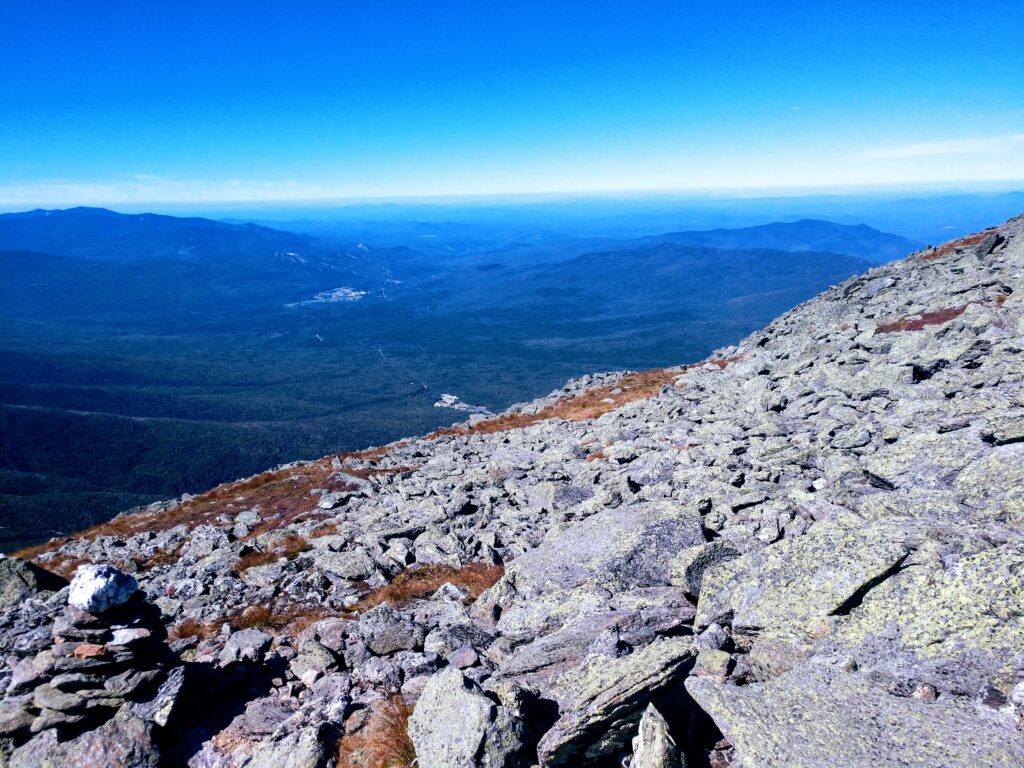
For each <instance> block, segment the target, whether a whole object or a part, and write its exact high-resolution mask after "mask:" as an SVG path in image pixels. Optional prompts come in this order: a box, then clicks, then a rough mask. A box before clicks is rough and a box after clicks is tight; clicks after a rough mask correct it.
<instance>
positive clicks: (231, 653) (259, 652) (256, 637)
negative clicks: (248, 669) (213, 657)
mask: <svg viewBox="0 0 1024 768" xmlns="http://www.w3.org/2000/svg"><path fill="white" fill-rule="evenodd" d="M273 640H274V638H273V637H271V636H270V635H268V634H267V633H266V632H261V631H260V630H258V629H242V630H239V631H238V632H233V633H231V636H230V637H228V639H227V642H226V643H224V648H223V649H222V650H221V652H220V661H221V663H222V664H230V663H232V662H235V661H254V662H257V661H262V660H263V655H264V654H265V653H266V652H267V651H268V650H269V649H270V644H271V642H273Z"/></svg>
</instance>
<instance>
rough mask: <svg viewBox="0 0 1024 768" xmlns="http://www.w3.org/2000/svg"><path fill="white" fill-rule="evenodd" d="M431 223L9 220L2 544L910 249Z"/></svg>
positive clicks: (525, 392)
mask: <svg viewBox="0 0 1024 768" xmlns="http://www.w3.org/2000/svg"><path fill="white" fill-rule="evenodd" d="M427 229H429V228H426V229H424V228H417V227H412V228H410V232H412V233H414V236H411V237H412V239H410V240H409V242H408V243H405V242H402V243H397V244H396V243H394V242H392V243H391V244H390V245H389V246H387V247H376V246H375V245H374V244H373V242H372V241H368V242H365V243H364V242H359V240H358V239H355V238H345V237H342V236H341V235H340V234H337V235H330V234H323V233H321V234H319V235H309V234H301V233H294V232H286V231H282V230H277V229H273V228H270V227H265V226H259V225H255V224H248V223H224V222H218V221H212V220H208V219H201V218H176V217H171V216H159V215H154V214H139V215H125V214H119V213H115V212H113V211H108V210H104V209H94V208H76V209H71V210H67V211H30V212H26V213H18V214H5V215H0V271H2V274H3V278H4V279H3V280H2V281H0V325H2V330H3V333H2V334H0V520H3V521H5V522H4V524H5V525H6V526H7V530H6V531H5V532H0V541H2V542H6V543H5V544H4V545H5V546H7V547H11V546H15V545H17V544H22V543H25V542H26V541H32V540H35V539H38V538H43V537H45V536H48V535H50V534H52V533H53V532H54V531H60V530H66V529H70V528H77V527H82V526H83V525H86V524H89V523H91V522H95V521H97V520H100V519H104V518H106V517H109V516H110V515H111V514H113V513H114V512H116V511H118V510H119V509H123V508H125V507H128V506H131V505H133V504H137V503H143V502H148V501H151V500H154V499H156V498H163V497H169V496H174V495H178V494H180V493H182V492H185V491H191V490H194V489H196V488H205V487H209V486H212V485H215V484H216V483H218V482H222V481H225V480H229V479H232V478H235V477H239V476H243V475H246V474H249V473H251V472H254V471H257V470H259V469H262V468H265V467H266V466H269V465H272V464H275V463H279V462H283V461H289V460H293V459H298V458H303V457H314V456H321V455H324V454H325V453H329V452H331V451H337V450H340V449H347V448H356V447H361V446H365V445H368V444H374V443H382V442H385V441H387V440H390V439H392V438H395V437H398V436H400V435H402V434H409V433H416V432H425V431H429V430H430V429H432V428H434V427H437V426H440V425H442V424H446V423H450V422H451V421H453V420H455V419H458V418H460V417H461V415H462V414H461V412H459V411H454V410H451V409H445V408H441V407H435V406H434V403H436V402H442V403H443V402H444V399H443V398H442V397H441V396H442V394H445V393H448V394H451V395H453V396H455V397H457V398H461V400H462V401H464V402H466V403H472V404H474V405H478V406H482V407H487V408H490V409H492V410H498V409H501V408H504V407H506V406H508V405H509V404H510V403H512V402H515V401H521V400H525V399H529V398H532V397H536V396H538V395H541V394H543V393H545V392H547V391H549V390H550V389H552V388H553V387H556V386H559V385H560V384H561V383H562V382H563V381H565V379H567V378H569V377H571V376H575V375H580V374H583V373H587V372H590V371H593V370H599V369H605V370H608V369H620V368H646V367H653V366H657V365H661V364H665V363H678V362H680V361H685V360H698V359H701V358H702V357H703V356H705V355H706V354H707V353H708V352H709V351H710V350H711V349H713V348H715V347H717V346H722V345H724V344H727V343H730V342H731V341H733V340H735V339H738V338H740V337H741V336H743V335H744V334H746V333H749V332H750V331H752V330H754V329H755V328H758V327H760V326H762V325H764V324H765V323H766V322H768V321H769V320H770V319H771V318H772V317H774V316H775V315H777V314H778V313H779V312H782V311H784V310H786V309H788V308H789V307H791V306H793V305H794V304H796V303H798V302H800V301H802V300H804V299H807V298H809V297H810V296H812V295H814V294H815V293H817V292H818V291H820V290H822V289H823V288H826V287H828V286H829V285H830V284H833V283H836V282H839V281H841V280H843V279H845V278H846V277H848V276H850V275H852V274H855V273H858V272H861V271H864V270H866V269H867V268H869V266H870V264H869V263H868V262H869V261H872V262H877V261H883V260H887V259H889V258H892V257H893V256H895V255H897V250H899V249H903V250H904V251H906V250H910V249H912V248H913V246H914V244H913V243H910V242H909V241H905V240H903V239H902V238H899V237H897V236H894V235H887V234H885V233H882V232H878V231H876V230H872V229H870V228H868V227H854V226H842V225H836V224H831V223H830V222H821V221H805V222H797V223H793V224H769V225H766V226H763V227H751V228H747V229H743V230H712V231H709V232H677V233H670V234H659V235H655V236H651V237H645V238H640V239H636V240H611V239H606V238H587V239H581V238H571V239H570V238H565V237H563V236H561V235H559V234H558V233H556V232H550V231H546V230H544V228H543V227H542V226H538V227H537V229H535V230H529V229H523V230H521V231H520V232H519V233H518V234H517V235H516V236H514V237H511V238H509V237H502V238H498V239H494V240H490V241H488V240H487V239H486V238H480V237H479V236H478V235H477V234H474V235H473V236H472V237H469V236H467V238H465V239H464V240H461V241H457V244H456V245H449V244H448V242H447V241H446V238H450V237H452V236H455V235H457V234H458V227H457V226H456V225H452V226H449V227H446V228H445V231H444V233H442V236H441V237H438V238H436V239H435V238H430V237H427V238H424V237H423V235H424V234H429V232H428V231H427ZM417 241H418V242H422V243H427V244H428V245H426V246H425V247H424V248H414V247H411V246H410V245H409V243H412V244H413V245H414V244H416V242H417ZM452 242H456V241H455V240H453V241H452ZM901 243H902V244H901ZM862 257H864V258H862Z"/></svg>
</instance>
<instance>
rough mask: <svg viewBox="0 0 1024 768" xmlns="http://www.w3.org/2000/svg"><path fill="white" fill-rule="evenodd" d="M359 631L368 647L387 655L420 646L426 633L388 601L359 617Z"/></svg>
mask: <svg viewBox="0 0 1024 768" xmlns="http://www.w3.org/2000/svg"><path fill="white" fill-rule="evenodd" d="M359 632H360V634H361V635H362V636H363V640H364V641H365V642H366V645H367V647H368V648H369V649H370V650H371V651H373V652H374V653H377V654H380V655H383V656H386V655H388V654H391V653H395V652H396V651H411V650H415V649H416V648H418V647H420V646H421V645H422V644H423V640H424V638H425V636H426V633H425V632H424V631H423V627H421V626H419V625H417V624H413V623H412V622H411V621H409V620H407V619H406V618H405V617H403V616H402V614H401V613H399V612H398V611H397V610H395V609H394V608H392V607H391V606H390V605H388V604H387V603H382V604H381V605H378V606H377V607H376V608H372V609H370V610H369V611H367V612H366V613H364V614H363V615H362V616H361V617H360V619H359Z"/></svg>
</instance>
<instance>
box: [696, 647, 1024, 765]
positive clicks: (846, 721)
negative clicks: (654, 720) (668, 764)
mask: <svg viewBox="0 0 1024 768" xmlns="http://www.w3.org/2000/svg"><path fill="white" fill-rule="evenodd" d="M686 688H687V690H688V691H689V692H690V695H692V696H693V698H694V699H695V700H696V702H697V703H698V704H699V705H700V706H701V708H702V709H704V711H705V712H707V713H708V714H709V715H710V716H711V717H712V719H713V720H714V721H715V724H716V725H717V726H718V728H719V729H721V731H722V733H723V734H725V736H726V738H728V739H729V741H730V742H732V745H733V746H734V747H735V748H736V755H737V758H738V761H737V762H736V763H734V765H737V766H738V767H739V768H822V767H823V766H871V767H872V768H907V766H940V765H941V766H943V768H977V766H982V765H984V766H986V768H1011V766H1014V767H1015V768H1016V767H1018V766H1020V765H1024V740H1022V739H1021V738H1020V734H1019V733H1018V732H1017V730H1016V728H1015V726H1014V723H1013V721H1012V719H1011V718H1007V717H1005V716H1004V715H1001V714H1000V713H998V712H996V711H994V710H991V709H988V708H987V707H984V706H979V705H977V704H975V703H973V702H971V701H969V700H965V699H961V698H958V697H955V696H940V697H939V698H938V700H936V701H933V702H926V701H921V700H919V699H916V698H914V697H907V696H895V695H893V694H891V693H890V692H888V691H887V690H886V689H885V687H884V686H882V685H880V684H878V683H876V682H873V681H872V680H871V678H870V677H869V676H868V675H866V674H860V673H851V672H843V671H840V670H837V669H833V668H830V667H827V666H825V665H824V664H807V665H805V666H803V667H801V668H799V669H796V670H793V671H791V672H787V673H785V674H783V675H780V676H779V677H777V678H775V679H773V680H770V681H768V682H766V683H759V684H752V685H745V686H735V685H729V684H725V685H723V684H720V683H716V682H713V681H712V680H709V679H707V678H699V677H691V678H689V679H688V680H687V681H686Z"/></svg>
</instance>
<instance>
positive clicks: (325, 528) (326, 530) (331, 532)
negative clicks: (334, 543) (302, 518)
mask: <svg viewBox="0 0 1024 768" xmlns="http://www.w3.org/2000/svg"><path fill="white" fill-rule="evenodd" d="M340 532H341V524H340V523H321V524H320V525H318V526H317V527H316V528H314V529H313V530H312V531H310V532H309V538H311V539H320V538H323V537H324V536H337V535H338V534H339V533H340Z"/></svg>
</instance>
